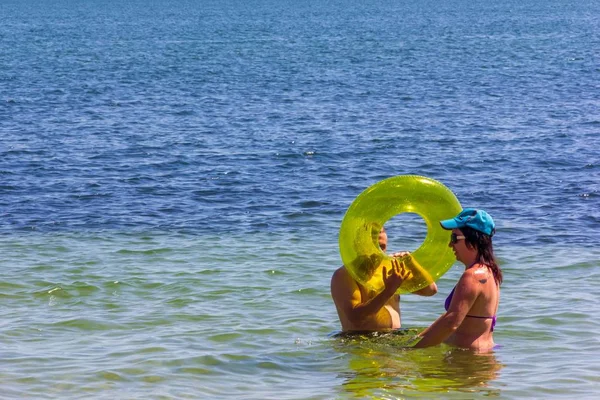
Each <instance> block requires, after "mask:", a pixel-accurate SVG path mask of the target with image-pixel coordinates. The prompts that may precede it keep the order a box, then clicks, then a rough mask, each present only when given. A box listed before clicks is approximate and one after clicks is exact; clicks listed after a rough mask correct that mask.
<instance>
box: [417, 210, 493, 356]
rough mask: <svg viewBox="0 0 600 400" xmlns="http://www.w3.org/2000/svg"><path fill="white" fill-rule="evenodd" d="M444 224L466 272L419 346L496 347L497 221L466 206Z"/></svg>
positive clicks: (482, 212)
mask: <svg viewBox="0 0 600 400" xmlns="http://www.w3.org/2000/svg"><path fill="white" fill-rule="evenodd" d="M440 224H441V225H442V228H444V229H447V230H451V231H452V234H451V235H450V243H449V246H451V247H452V249H453V250H454V254H455V256H456V259H457V260H458V261H460V262H462V263H463V264H464V265H465V272H463V274H462V276H461V277H460V279H459V280H458V283H457V284H456V286H455V287H454V289H452V292H451V293H450V295H449V296H448V298H447V299H446V304H445V308H446V313H444V314H443V315H442V316H441V317H439V318H438V319H437V320H436V321H435V322H434V323H433V324H431V326H430V327H429V328H427V329H425V330H424V331H423V332H421V333H420V334H419V336H421V340H420V341H419V342H418V343H417V344H416V345H415V347H429V346H435V345H438V344H440V343H442V342H444V343H447V344H450V345H453V346H456V347H462V348H468V349H473V350H478V351H482V350H489V349H491V348H493V347H494V338H493V331H494V325H495V324H496V312H497V310H498V302H499V300H500V284H501V283H502V271H501V270H500V267H499V266H498V264H497V263H496V259H495V257H494V249H493V247H492V236H493V235H494V232H495V225H494V220H493V219H492V217H491V216H490V215H489V214H488V213H486V212H485V211H483V210H476V209H473V208H466V209H464V210H463V211H462V212H461V213H460V214H458V215H457V216H456V217H455V218H453V219H448V220H445V221H441V222H440Z"/></svg>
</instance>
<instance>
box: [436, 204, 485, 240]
mask: <svg viewBox="0 0 600 400" xmlns="http://www.w3.org/2000/svg"><path fill="white" fill-rule="evenodd" d="M440 225H442V228H444V229H447V230H451V229H460V228H464V227H465V226H468V227H469V228H473V229H475V230H476V231H479V232H482V233H485V234H486V235H489V236H492V235H493V234H494V232H495V231H496V224H494V220H493V219H492V216H491V215H490V214H488V213H486V212H485V211H483V210H476V209H475V208H465V209H464V210H462V211H461V212H460V214H458V215H457V216H456V217H454V218H452V219H446V220H444V221H440Z"/></svg>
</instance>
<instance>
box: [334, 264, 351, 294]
mask: <svg viewBox="0 0 600 400" xmlns="http://www.w3.org/2000/svg"><path fill="white" fill-rule="evenodd" d="M331 286H332V287H334V286H338V287H344V288H353V289H354V288H355V287H356V286H357V284H356V281H355V280H354V278H352V276H351V275H350V273H349V272H348V270H347V269H346V268H345V267H344V266H343V265H342V266H341V267H339V268H338V269H336V270H335V271H334V272H333V275H332V276H331Z"/></svg>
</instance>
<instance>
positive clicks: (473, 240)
mask: <svg viewBox="0 0 600 400" xmlns="http://www.w3.org/2000/svg"><path fill="white" fill-rule="evenodd" d="M460 230H461V232H462V233H463V235H465V241H466V243H467V244H468V245H469V246H471V247H472V248H474V249H476V250H477V261H478V262H480V263H481V264H485V265H487V266H488V267H489V268H490V269H491V270H492V274H494V279H495V280H496V283H497V284H498V285H501V284H502V271H501V270H500V266H499V265H498V263H497V262H496V257H495V256H494V247H493V246H492V237H491V236H490V235H486V234H485V233H483V232H479V231H477V230H475V229H473V228H469V227H468V226H465V227H463V228H460Z"/></svg>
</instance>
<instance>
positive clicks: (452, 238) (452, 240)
mask: <svg viewBox="0 0 600 400" xmlns="http://www.w3.org/2000/svg"><path fill="white" fill-rule="evenodd" d="M463 239H466V238H465V237H464V236H458V235H457V234H456V233H453V234H451V235H450V243H452V244H456V243H458V241H459V240H463Z"/></svg>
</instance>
